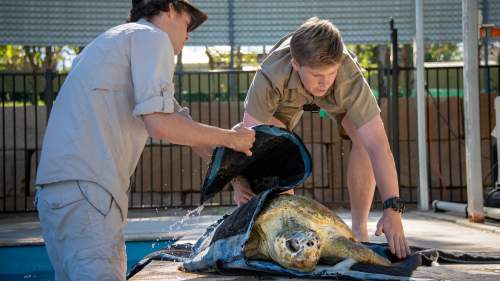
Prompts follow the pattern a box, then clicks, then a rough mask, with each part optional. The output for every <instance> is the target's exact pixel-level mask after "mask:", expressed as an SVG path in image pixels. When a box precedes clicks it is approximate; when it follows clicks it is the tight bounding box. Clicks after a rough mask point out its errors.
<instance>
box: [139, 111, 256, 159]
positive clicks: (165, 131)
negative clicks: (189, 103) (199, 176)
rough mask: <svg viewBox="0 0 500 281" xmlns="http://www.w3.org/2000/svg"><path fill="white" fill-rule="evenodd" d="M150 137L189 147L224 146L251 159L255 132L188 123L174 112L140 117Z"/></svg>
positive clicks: (246, 129) (237, 128)
mask: <svg viewBox="0 0 500 281" xmlns="http://www.w3.org/2000/svg"><path fill="white" fill-rule="evenodd" d="M143 120H144V123H145V125H146V130H147V131H148V134H149V135H150V136H151V137H152V138H156V139H162V140H166V141H168V142H171V143H175V144H181V145H187V146H192V147H215V146H225V147H228V148H231V149H233V150H236V151H240V152H243V153H245V154H246V155H247V156H251V155H252V152H251V151H250V148H251V147H252V145H253V142H254V141H255V132H254V131H253V130H252V129H249V128H245V127H244V126H242V125H239V126H235V127H234V128H233V129H231V130H226V129H221V128H217V127H212V126H209V125H205V124H201V123H198V122H195V121H192V120H190V119H188V118H186V117H184V116H181V115H179V114H175V113H152V114H147V115H144V116H143Z"/></svg>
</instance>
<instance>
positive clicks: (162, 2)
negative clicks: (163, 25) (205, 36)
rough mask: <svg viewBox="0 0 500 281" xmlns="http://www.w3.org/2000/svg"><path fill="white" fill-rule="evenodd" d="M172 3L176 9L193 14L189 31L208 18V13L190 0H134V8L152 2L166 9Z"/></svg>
mask: <svg viewBox="0 0 500 281" xmlns="http://www.w3.org/2000/svg"><path fill="white" fill-rule="evenodd" d="M170 3H172V5H174V6H175V8H176V10H182V11H185V12H187V13H188V14H189V16H191V20H190V22H189V26H188V32H191V31H193V30H195V29H196V28H197V27H198V26H200V25H201V24H202V23H203V22H205V21H206V20H207V19H208V16H207V14H205V13H204V12H203V11H201V10H200V9H198V8H197V7H196V6H194V5H193V4H192V3H191V1H189V0H132V9H134V8H135V9H139V8H140V7H145V6H148V5H151V4H152V5H154V6H156V7H163V8H160V9H161V10H163V9H166V8H167V7H168V4H170ZM157 5H158V6H157Z"/></svg>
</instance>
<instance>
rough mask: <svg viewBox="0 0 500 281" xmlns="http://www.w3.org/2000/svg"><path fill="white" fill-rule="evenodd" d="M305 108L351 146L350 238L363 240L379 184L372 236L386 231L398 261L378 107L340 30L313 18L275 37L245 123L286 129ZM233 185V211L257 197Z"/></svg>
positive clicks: (402, 248)
mask: <svg viewBox="0 0 500 281" xmlns="http://www.w3.org/2000/svg"><path fill="white" fill-rule="evenodd" d="M305 104H316V105H317V106H319V107H320V108H322V109H323V110H325V111H326V112H327V113H328V114H329V115H330V116H332V117H333V118H335V119H336V120H337V122H338V123H339V124H341V125H342V127H343V128H344V130H345V133H346V134H347V136H348V137H349V138H350V139H351V140H352V150H351V153H350V159H349V163H348V175H347V177H348V181H347V183H348V189H349V196H350V204H351V213H352V228H353V232H354V234H355V236H356V238H357V239H358V240H361V241H367V240H368V231H367V221H368V213H369V210H370V206H371V203H372V200H373V195H374V191H375V183H377V185H378V186H379V192H380V195H381V197H382V200H383V201H384V202H385V203H386V204H384V208H385V209H384V213H383V215H382V217H381V219H380V220H379V222H378V225H377V231H376V233H375V234H376V235H381V234H382V233H384V234H385V236H386V238H387V241H388V244H389V246H390V249H391V251H392V252H393V253H395V254H396V255H397V256H398V257H401V258H403V257H406V256H407V255H409V253H410V252H409V247H408V243H407V241H406V239H405V236H404V231H403V226H402V219H401V213H402V209H401V208H400V207H399V206H401V205H402V202H400V199H399V187H398V179H397V173H396V169H395V164H394V159H393V156H392V152H391V149H390V147H389V143H388V139H387V136H386V133H385V130H384V125H383V123H382V119H381V117H380V109H379V107H378V105H377V102H376V100H375V97H374V96H373V94H372V92H371V89H370V87H369V85H368V83H367V82H366V80H365V79H364V77H363V75H362V72H361V69H360V66H359V65H358V64H357V62H356V60H355V59H354V58H353V56H352V55H351V54H350V53H349V52H348V51H347V49H346V48H345V47H344V45H343V42H342V38H341V35H340V32H339V31H338V29H337V28H336V27H335V26H334V25H333V24H332V23H331V22H329V21H327V20H321V19H318V18H311V19H309V20H307V21H306V22H305V23H304V24H302V25H301V26H300V27H299V28H298V29H297V30H296V31H295V32H294V33H293V34H291V35H289V36H286V37H285V38H283V39H281V40H280V41H279V42H278V43H277V44H276V45H275V46H274V48H273V49H272V50H271V52H270V54H269V55H268V57H267V58H266V59H265V60H264V61H263V62H262V64H261V65H260V68H259V69H258V71H257V73H256V75H255V77H254V79H253V82H252V84H251V86H250V88H249V90H248V93H247V97H246V100H245V104H244V105H245V112H244V117H243V122H244V124H245V125H246V126H255V125H258V124H263V123H264V124H273V125H276V126H279V127H284V128H287V129H289V130H292V129H293V128H295V126H296V125H297V123H298V122H299V120H300V118H301V116H302V114H303V109H302V108H303V105H305ZM339 127H340V126H339ZM232 185H233V188H234V190H235V192H234V201H235V202H236V203H237V204H238V205H241V204H243V203H245V202H247V201H248V200H249V199H250V198H251V197H253V196H254V195H255V194H253V193H252V191H251V189H250V188H249V183H248V181H246V180H245V179H244V178H243V177H241V176H240V177H236V178H235V179H234V180H233V181H232ZM386 205H387V207H386Z"/></svg>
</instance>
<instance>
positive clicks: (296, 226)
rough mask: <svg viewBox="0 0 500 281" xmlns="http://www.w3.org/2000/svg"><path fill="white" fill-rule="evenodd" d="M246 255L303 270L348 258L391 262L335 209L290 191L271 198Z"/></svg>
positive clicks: (258, 220) (307, 270)
mask: <svg viewBox="0 0 500 281" xmlns="http://www.w3.org/2000/svg"><path fill="white" fill-rule="evenodd" d="M245 256H246V257H247V258H249V259H265V260H273V261H275V262H277V263H279V264H280V265H281V266H283V267H285V268H289V269H295V270H298V271H303V272H310V271H313V270H314V268H315V267H316V264H317V263H318V261H321V263H324V264H336V263H338V262H339V261H341V260H343V259H346V258H352V259H354V260H355V261H358V262H364V263H371V264H377V265H383V266H390V265H391V262H390V261H389V260H387V259H386V258H384V257H382V256H380V255H378V254H377V253H375V252H374V251H372V250H371V249H369V248H367V247H365V246H364V245H363V244H361V243H359V242H357V241H356V239H355V238H354V235H353V234H352V231H351V229H350V228H349V227H348V226H347V225H346V224H345V222H344V221H343V220H342V219H341V218H339V217H338V216H337V215H336V214H335V213H334V212H332V211H331V210H329V209H328V208H326V207H325V206H323V205H321V204H320V203H318V202H316V201H314V200H312V199H309V198H306V197H303V196H298V195H289V194H282V195H279V196H277V197H275V198H273V199H271V200H270V202H268V203H267V204H266V206H265V207H264V208H263V210H262V211H261V213H260V214H259V215H258V217H257V220H256V221H255V224H254V226H253V228H252V230H251V233H250V238H249V240H248V241H247V243H246V245H245Z"/></svg>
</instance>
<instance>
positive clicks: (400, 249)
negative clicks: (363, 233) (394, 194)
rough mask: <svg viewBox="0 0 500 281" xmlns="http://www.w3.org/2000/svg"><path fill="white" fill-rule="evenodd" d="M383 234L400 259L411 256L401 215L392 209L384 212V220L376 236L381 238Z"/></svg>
mask: <svg viewBox="0 0 500 281" xmlns="http://www.w3.org/2000/svg"><path fill="white" fill-rule="evenodd" d="M382 233H384V234H385V237H386V238H387V243H388V244H389V249H390V251H391V253H393V254H395V255H396V256H397V257H398V258H400V259H402V258H406V257H407V256H409V255H410V254H411V251H410V247H409V246H408V241H406V239H405V235H404V231H403V223H402V221H401V214H400V213H398V212H396V211H394V210H392V209H385V210H384V214H383V215H382V218H380V220H379V221H378V223H377V231H376V232H375V235H377V236H380V235H382Z"/></svg>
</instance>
